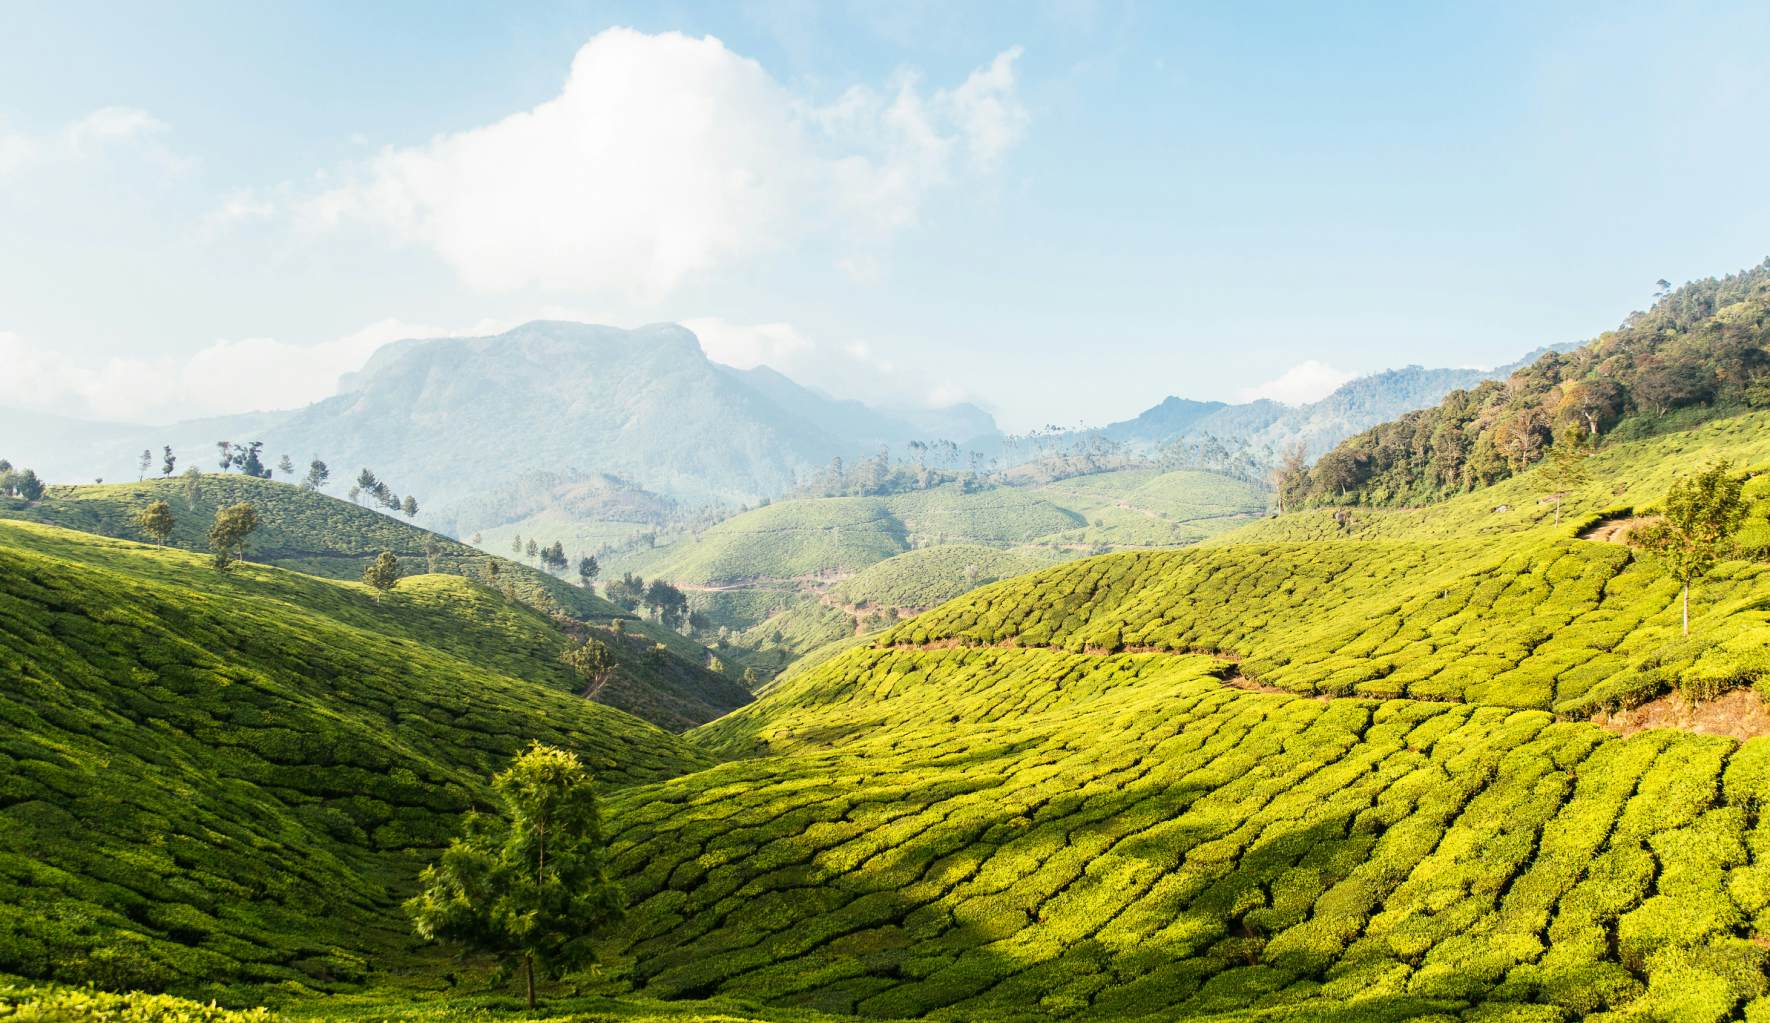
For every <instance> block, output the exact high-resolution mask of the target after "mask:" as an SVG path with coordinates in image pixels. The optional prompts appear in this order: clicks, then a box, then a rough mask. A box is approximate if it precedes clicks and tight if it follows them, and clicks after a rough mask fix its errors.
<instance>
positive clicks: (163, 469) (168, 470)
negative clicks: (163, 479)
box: [160, 444, 178, 476]
mask: <svg viewBox="0 0 1770 1023" xmlns="http://www.w3.org/2000/svg"><path fill="white" fill-rule="evenodd" d="M177 466H178V457H177V456H176V455H174V454H173V453H172V445H170V444H167V445H165V447H163V448H162V449H161V455H160V475H161V476H170V475H172V470H173V469H174V468H177Z"/></svg>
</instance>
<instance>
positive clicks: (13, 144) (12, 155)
mask: <svg viewBox="0 0 1770 1023" xmlns="http://www.w3.org/2000/svg"><path fill="white" fill-rule="evenodd" d="M167 130H168V126H167V124H166V122H164V121H162V120H160V119H159V118H157V117H155V116H154V115H152V114H150V113H148V112H147V111H145V110H139V109H137V108H135V107H121V106H111V107H100V108H99V109H97V110H94V111H92V112H91V113H89V114H87V115H85V116H84V117H81V118H80V119H78V120H76V121H73V122H70V123H68V124H66V125H63V126H62V127H61V128H59V129H57V130H55V131H53V132H49V133H46V134H39V135H33V134H30V133H28V132H22V131H6V130H4V129H0V174H7V173H10V172H13V171H19V170H23V169H26V168H29V167H37V166H43V165H48V164H55V163H60V162H65V161H69V160H77V159H81V158H86V157H91V156H94V155H97V154H99V153H101V152H103V151H104V150H107V149H109V148H111V147H113V146H117V145H122V144H127V143H142V142H147V143H149V146H148V152H149V154H150V155H151V156H153V157H155V158H156V159H158V160H159V161H160V162H162V163H165V164H167V165H168V166H174V167H176V166H179V165H180V161H178V160H177V159H176V158H175V157H173V156H172V154H171V153H170V152H169V151H168V150H166V149H164V148H162V147H160V146H157V145H153V144H152V140H153V139H154V138H155V137H157V136H160V135H163V134H165V132H166V131H167Z"/></svg>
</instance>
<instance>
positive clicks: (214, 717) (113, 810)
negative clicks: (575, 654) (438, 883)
mask: <svg viewBox="0 0 1770 1023" xmlns="http://www.w3.org/2000/svg"><path fill="white" fill-rule="evenodd" d="M0 636H4V639H5V642H4V643H0V677H3V678H4V679H5V680H6V682H5V686H4V688H3V689H0V722H4V728H3V730H0V972H11V973H19V974H24V975H29V976H35V977H46V978H53V979H60V980H67V981H94V982H97V983H100V984H102V985H104V986H106V987H111V988H131V987H145V988H153V989H158V988H162V987H175V988H180V989H190V990H198V989H209V988H211V987H213V986H223V987H225V986H228V985H234V984H240V983H267V982H280V981H297V982H300V983H302V984H311V985H317V986H325V985H328V984H332V983H338V982H343V981H349V980H353V979H360V978H361V977H363V976H365V975H366V974H367V972H368V971H369V970H371V969H373V968H376V967H378V966H383V965H385V964H386V961H387V958H388V957H394V958H398V957H400V956H402V955H404V954H405V950H406V949H407V948H408V947H409V946H410V945H411V942H410V941H409V939H408V938H407V936H406V933H405V927H404V925H403V922H402V921H401V920H400V919H399V918H398V914H397V911H396V902H395V900H394V898H393V895H394V894H395V893H397V892H398V891H400V890H402V889H403V888H404V887H406V886H408V885H409V883H410V878H411V877H412V875H413V872H414V871H415V870H416V869H417V868H418V866H419V865H421V863H422V860H423V858H424V855H425V853H426V851H428V850H431V849H434V848H435V847H436V846H437V845H439V844H440V843H442V842H443V841H444V840H445V839H446V838H447V836H448V835H449V834H450V833H451V832H452V830H453V829H454V828H455V827H456V825H457V822H458V818H459V815H460V813H461V812H462V811H463V810H465V809H467V808H468V807H470V806H472V805H474V804H475V802H476V801H480V800H482V799H483V798H484V796H483V793H484V791H485V782H486V777H487V776H488V774H489V773H490V771H491V770H492V769H493V768H495V767H497V766H499V765H500V764H501V763H503V762H505V761H507V760H508V759H509V757H510V756H511V755H512V753H513V752H515V751H516V750H518V749H520V748H521V747H522V746H523V745H524V744H525V743H527V742H528V741H530V740H532V739H539V740H543V741H547V742H555V743H562V744H569V745H571V746H573V747H574V748H576V749H579V750H580V751H582V752H583V753H584V754H585V755H586V756H587V758H588V759H589V761H590V762H591V764H592V765H593V767H594V769H595V770H596V771H597V773H598V775H599V776H600V777H601V778H602V779H603V780H604V782H605V783H606V784H609V785H611V786H618V785H630V784H633V783H635V782H640V781H646V780H652V779H657V778H661V777H666V776H669V775H673V774H679V773H682V772H684V771H688V770H692V769H695V768H698V767H701V766H703V765H705V764H706V763H707V762H708V759H707V757H706V756H705V755H704V754H701V753H700V752H698V751H696V750H695V749H694V748H692V747H691V746H689V745H688V744H687V743H685V742H684V741H683V740H681V739H679V738H677V737H676V736H673V735H671V734H669V733H667V732H664V731H662V730H661V729H658V728H656V727H655V726H652V725H649V724H646V723H645V722H643V721H640V720H639V719H637V718H634V717H631V716H629V715H627V714H624V713H622V712H620V711H616V710H613V709H610V708H606V707H603V706H600V705H598V704H594V703H591V702H589V701H586V700H583V699H580V698H579V697H577V696H576V695H575V692H574V690H575V689H576V688H577V685H576V684H575V682H574V680H573V679H571V678H570V677H569V676H567V675H566V673H565V669H564V667H563V666H562V665H559V664H558V662H557V656H558V651H559V649H560V646H561V644H560V642H559V640H558V637H557V634H556V633H555V631H554V629H553V627H552V624H551V622H549V621H548V620H547V619H544V618H542V617H541V616H539V615H538V614H536V613H535V612H533V611H531V610H529V609H528V608H526V607H524V606H522V605H520V604H516V603H512V602H510V601H508V600H506V599H505V598H503V597H502V596H501V595H499V594H497V593H495V592H492V591H488V590H486V589H484V588H482V587H478V586H476V585H474V584H471V583H468V582H466V581H465V580H462V579H459V578H456V577H451V576H430V575H426V576H417V577H413V578H409V579H405V580H402V581H401V582H400V584H399V585H398V587H396V589H395V590H394V591H393V592H392V593H390V594H387V595H386V596H385V597H383V598H380V599H377V598H376V597H375V596H374V595H372V593H371V591H369V589H368V588H367V587H365V586H362V585H361V584H358V583H337V582H331V581H327V580H321V579H317V578H313V577H310V576H304V575H299V574H296V573H292V572H287V571H283V570H279V569H273V568H263V567H259V566H255V565H242V566H239V567H237V568H236V569H235V570H234V571H233V572H230V573H228V574H226V575H222V574H220V573H217V572H215V571H214V570H213V569H212V568H210V567H209V565H208V563H207V560H206V559H201V558H198V557H196V556H194V555H190V554H184V553H181V552H177V551H171V550H166V549H162V548H148V547H145V546H143V545H140V544H135V543H131V542H127V541H118V540H102V539H98V538H94V537H91V536H87V535H85V534H78V533H70V532H67V531H65V530H61V529H57V528H54V527H49V526H40V525H32V524H24V523H14V522H0Z"/></svg>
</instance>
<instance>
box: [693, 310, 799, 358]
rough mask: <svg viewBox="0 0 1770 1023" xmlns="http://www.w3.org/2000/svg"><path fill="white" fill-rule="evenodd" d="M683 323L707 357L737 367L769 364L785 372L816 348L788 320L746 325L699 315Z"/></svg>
mask: <svg viewBox="0 0 1770 1023" xmlns="http://www.w3.org/2000/svg"><path fill="white" fill-rule="evenodd" d="M682 325H683V326H684V327H687V328H688V329H689V330H691V331H693V332H694V336H695V337H697V338H699V339H700V342H701V351H703V352H706V353H707V358H709V359H712V360H713V361H714V362H720V363H724V364H725V365H727V366H735V367H737V368H738V369H754V368H755V367H757V366H768V367H770V368H772V369H778V370H781V371H782V372H786V370H787V368H788V367H791V366H797V364H799V363H800V362H801V361H802V357H803V356H806V355H810V354H812V353H813V351H814V350H815V349H816V347H817V346H816V345H815V344H813V343H812V341H811V339H810V338H808V337H806V336H805V335H804V334H801V333H800V332H799V328H797V327H795V326H793V325H792V324H790V323H758V324H751V325H746V324H739V323H731V322H728V321H726V320H722V319H720V318H719V317H717V316H702V317H697V318H695V319H691V320H683V321H682Z"/></svg>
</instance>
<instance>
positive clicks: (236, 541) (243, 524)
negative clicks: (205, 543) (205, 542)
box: [209, 502, 258, 572]
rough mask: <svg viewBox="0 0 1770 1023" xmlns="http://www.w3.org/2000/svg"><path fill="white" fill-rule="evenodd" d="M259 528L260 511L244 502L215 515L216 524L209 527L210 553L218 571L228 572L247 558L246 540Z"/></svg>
mask: <svg viewBox="0 0 1770 1023" xmlns="http://www.w3.org/2000/svg"><path fill="white" fill-rule="evenodd" d="M257 528H258V511H257V509H255V508H253V507H252V506H251V505H249V504H245V503H243V502H242V503H240V504H236V505H231V506H229V507H227V508H223V509H221V510H220V511H218V512H216V513H215V523H214V524H213V525H211V526H210V527H209V553H210V554H211V555H212V556H213V558H214V560H215V569H216V571H218V572H225V571H227V570H228V568H229V567H231V566H232V565H233V563H234V562H235V561H238V560H239V559H240V558H242V557H244V556H245V554H246V538H247V537H249V536H251V535H252V531H253V530H255V529H257Z"/></svg>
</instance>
